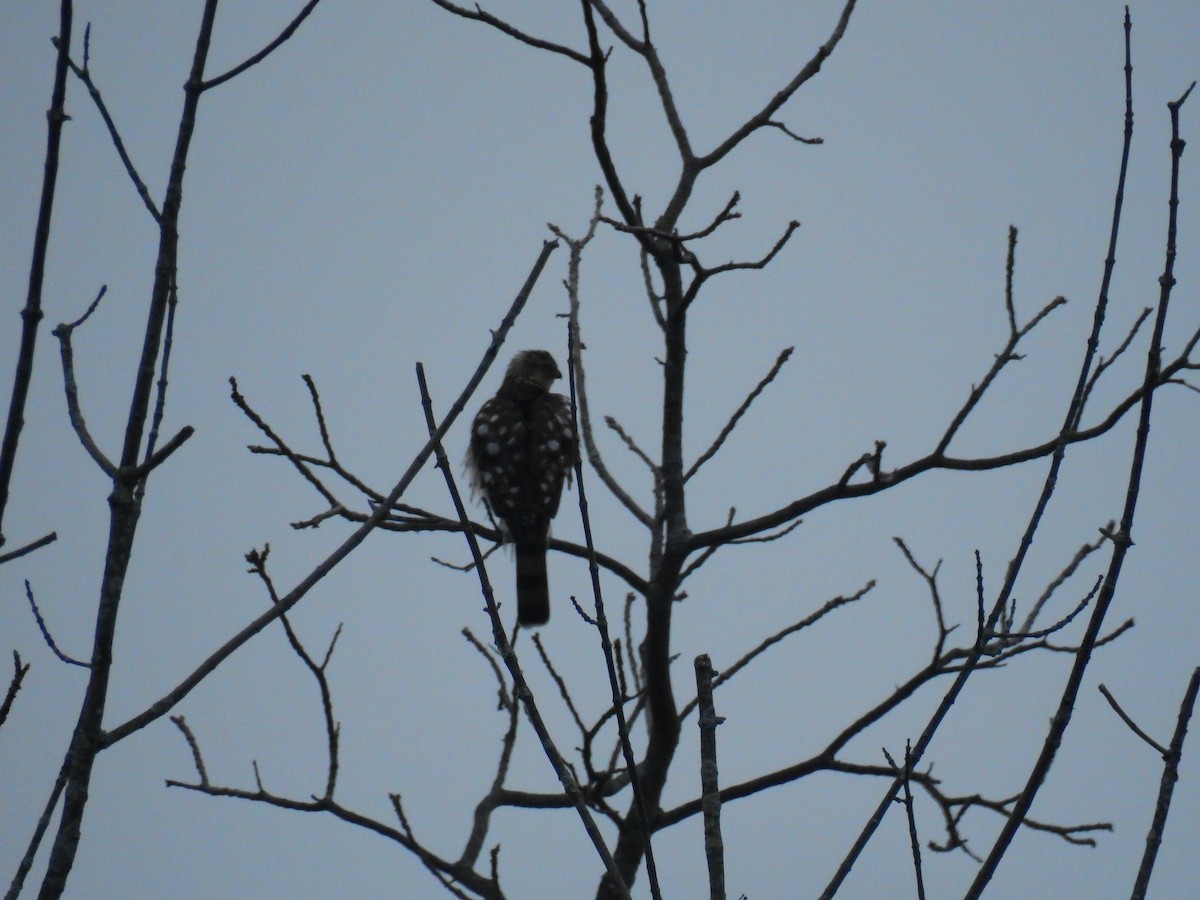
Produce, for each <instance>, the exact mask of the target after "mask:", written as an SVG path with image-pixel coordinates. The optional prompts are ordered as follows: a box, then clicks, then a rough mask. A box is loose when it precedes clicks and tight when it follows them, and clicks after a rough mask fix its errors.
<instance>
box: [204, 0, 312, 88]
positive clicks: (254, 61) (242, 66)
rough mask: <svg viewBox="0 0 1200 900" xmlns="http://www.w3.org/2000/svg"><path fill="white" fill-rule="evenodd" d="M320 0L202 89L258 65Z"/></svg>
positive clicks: (300, 22) (302, 20) (206, 83)
mask: <svg viewBox="0 0 1200 900" xmlns="http://www.w3.org/2000/svg"><path fill="white" fill-rule="evenodd" d="M320 2H321V0H308V2H307V3H305V4H304V7H303V8H302V9H301V10H300V12H298V13H296V17H295V18H294V19H292V21H291V22H289V23H288V24H287V27H286V28H284V29H283V31H281V32H280V33H279V36H278V37H277V38H275V40H273V41H271V43H269V44H267V46H265V47H263V48H262V49H261V50H259V51H258V52H257V53H255V54H254V55H253V56H251V57H250V58H249V59H247V60H246V61H245V62H242V63H239V64H238V65H236V66H234V67H233V68H232V69H230V70H229V71H228V72H225V73H224V74H222V75H217V76H216V77H214V78H209V79H206V80H205V82H204V83H203V84H202V85H201V86H200V89H201V90H204V91H207V90H209V89H210V88H215V87H216V86H217V85H219V84H224V83H225V82H226V81H228V80H229V79H231V78H236V77H237V76H239V75H241V74H242V73H243V72H245V71H246V70H247V69H249V68H250V67H251V66H256V65H258V64H259V63H260V62H262V61H263V60H264V59H266V58H267V57H268V56H270V55H271V54H272V53H274V52H275V51H276V50H277V49H278V48H279V47H280V45H281V44H283V43H284V41H286V40H288V38H290V37H291V36H292V35H293V34H295V33H296V29H297V28H299V27H300V26H301V25H302V24H303V22H304V20H305V19H307V18H308V16H309V13H311V12H312V11H313V10H314V9H316V7H317V4H318V3H320Z"/></svg>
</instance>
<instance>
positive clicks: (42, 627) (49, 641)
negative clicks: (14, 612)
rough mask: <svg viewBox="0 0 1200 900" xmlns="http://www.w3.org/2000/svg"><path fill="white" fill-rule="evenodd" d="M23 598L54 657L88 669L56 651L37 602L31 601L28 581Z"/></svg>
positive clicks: (88, 665)
mask: <svg viewBox="0 0 1200 900" xmlns="http://www.w3.org/2000/svg"><path fill="white" fill-rule="evenodd" d="M25 596H26V597H27V598H28V599H29V608H30V610H32V611H33V617H34V619H36V620H37V626H38V630H40V631H41V632H42V637H43V638H44V639H45V641H46V646H47V647H49V648H50V649H51V650H52V651H54V655H55V656H57V657H58V658H59V659H60V660H62V661H63V662H65V663H67V664H69V665H72V666H81V667H82V668H84V669H90V668H91V664H89V663H86V662H83V661H82V660H78V659H75V658H74V657H71V656H67V654H65V653H63V652H62V651H61V650H59V649H58V644H56V643H54V638H53V637H52V636H51V634H50V629H49V628H48V627H47V626H46V620H45V619H43V618H42V611H41V610H40V609H38V605H37V601H36V600H34V599H33V588H31V587H30V586H29V579H26V580H25Z"/></svg>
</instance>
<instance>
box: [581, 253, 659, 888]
mask: <svg viewBox="0 0 1200 900" xmlns="http://www.w3.org/2000/svg"><path fill="white" fill-rule="evenodd" d="M572 249H574V248H572ZM576 326H577V322H576V321H575V319H572V320H571V324H570V327H569V328H568V331H567V343H568V344H569V347H568V350H567V358H568V359H569V360H570V362H571V364H570V365H568V366H567V377H568V378H569V379H570V382H571V415H572V417H573V418H574V420H575V432H576V434H578V433H579V409H578V407H577V404H576V399H577V398H576V385H575V370H576V368H577V363H578V359H577V358H576V354H577V353H578V347H579V344H578V341H577V339H576V334H575V329H576ZM575 484H576V485H577V487H578V489H579V516H580V519H581V521H582V522H583V536H584V541H585V543H586V544H587V551H588V571H589V572H590V573H591V576H592V596H593V597H594V599H595V602H596V630H597V631H599V632H600V646H601V649H602V650H603V651H604V662H605V665H606V666H607V668H608V683H609V686H610V687H611V688H612V701H613V714H614V715H615V716H616V720H617V734H618V736H619V737H620V740H621V751H622V753H623V754H624V756H625V765H626V767H627V768H628V769H629V784H630V787H631V788H632V790H633V812H634V813H635V814H636V817H637V820H638V824H639V825H640V826H641V831H642V848H643V852H644V853H645V854H646V877H647V879H648V880H649V882H650V895H651V896H652V897H653V898H654V900H661V897H662V893H661V891H660V890H659V886H658V868H657V866H656V865H655V862H654V846H653V843H652V842H651V840H650V817H649V807H648V805H647V803H646V797H645V793H644V792H643V790H642V783H641V778H640V777H639V776H638V770H637V757H635V756H634V754H633V744H632V743H630V740H629V722H628V720H627V719H626V718H625V697H624V694H623V693H622V691H621V683H620V681H618V679H617V667H616V663H615V661H614V659H613V648H612V639H611V638H610V636H609V631H608V616H607V615H606V614H605V612H604V596H603V594H602V593H601V591H600V566H599V565H598V564H597V562H596V546H595V543H594V542H593V540H592V520H591V516H590V515H589V514H588V504H587V491H586V489H585V487H584V481H583V459H582V458H581V457H580V456H579V455H576V456H575Z"/></svg>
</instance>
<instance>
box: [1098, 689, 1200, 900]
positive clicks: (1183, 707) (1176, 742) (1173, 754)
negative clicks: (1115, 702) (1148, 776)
mask: <svg viewBox="0 0 1200 900" xmlns="http://www.w3.org/2000/svg"><path fill="white" fill-rule="evenodd" d="M1197 693H1200V666H1198V667H1197V668H1195V669H1193V670H1192V677H1191V680H1190V681H1188V686H1187V690H1186V691H1185V692H1184V695H1183V702H1181V703H1180V704H1179V718H1178V719H1177V720H1176V722H1175V733H1174V735H1172V736H1171V749H1170V750H1167V751H1165V752H1164V753H1163V762H1164V763H1165V765H1164V766H1163V774H1162V781H1161V782H1160V783H1159V787H1158V801H1157V802H1156V803H1155V804H1154V820H1153V821H1152V822H1151V823H1150V830H1149V831H1148V832H1147V834H1146V851H1145V853H1144V854H1143V855H1142V864H1141V866H1139V867H1138V874H1137V880H1136V881H1135V882H1134V885H1133V893H1132V894H1131V895H1130V900H1145V897H1146V891H1147V890H1149V888H1150V876H1151V874H1152V873H1153V872H1154V860H1155V859H1156V858H1157V856H1158V848H1159V846H1161V844H1162V837H1163V831H1164V830H1165V829H1166V826H1167V814H1168V813H1169V812H1170V811H1171V794H1172V793H1173V792H1174V790H1175V782H1176V781H1178V780H1179V761H1180V759H1181V758H1182V757H1183V742H1184V740H1185V739H1186V738H1187V729H1188V722H1189V721H1190V720H1191V718H1192V709H1193V708H1194V707H1195V705H1196V695H1197ZM1105 696H1107V694H1106V695H1105ZM1118 711H1119V710H1118ZM1122 717H1123V716H1122ZM1123 718H1124V717H1123Z"/></svg>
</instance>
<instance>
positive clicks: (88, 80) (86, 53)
mask: <svg viewBox="0 0 1200 900" xmlns="http://www.w3.org/2000/svg"><path fill="white" fill-rule="evenodd" d="M91 38H92V26H91V25H90V24H89V25H88V26H87V27H86V28H85V29H84V31H83V65H82V66H78V65H76V64H75V62H74V60H71V59H70V57H68V58H67V65H69V66H70V67H71V71H72V72H74V73H75V77H76V78H78V79H79V80H80V81H81V82H83V86H84V87H86V88H87V91H88V95H89V96H90V97H91V98H92V102H93V103H94V104H95V105H96V111H97V112H99V113H100V118H101V119H102V120H103V121H104V127H105V128H107V129H108V136H109V137H110V138H111V139H112V142H113V147H115V148H116V151H117V156H119V157H120V158H121V165H123V166H124V167H125V172H126V174H128V175H129V180H130V181H132V182H133V187H134V189H135V190H136V191H137V194H138V196H139V197H141V198H142V203H143V204H144V205H145V207H146V209H147V211H149V213H150V216H151V217H152V218H153V219H154V221H155V222H158V223H160V224H161V223H162V213H161V212H159V209H158V206H156V205H155V203H154V199H153V198H152V197H151V196H150V191H149V190H148V189H147V188H146V182H144V181H142V176H140V175H139V174H138V171H137V167H136V166H135V165H134V164H133V160H132V159H131V158H130V156H129V151H128V150H126V149H125V142H124V141H123V140H122V139H121V133H120V132H119V131H118V130H117V124H116V123H115V122H114V121H113V118H112V115H111V114H110V113H109V111H108V106H107V105H106V104H105V103H104V97H103V96H101V94H100V89H99V88H98V87H96V84H95V82H94V81H92V73H91V70H90V69H89V68H88V64H89V57H90V55H91ZM69 43H70V42H69V41H68V42H67V44H68V45H69ZM54 45H55V46H56V47H58V46H59V43H58V41H57V40H56V41H55V44H54ZM60 52H70V47H69V46H67V47H66V48H65V49H63V48H60Z"/></svg>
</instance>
